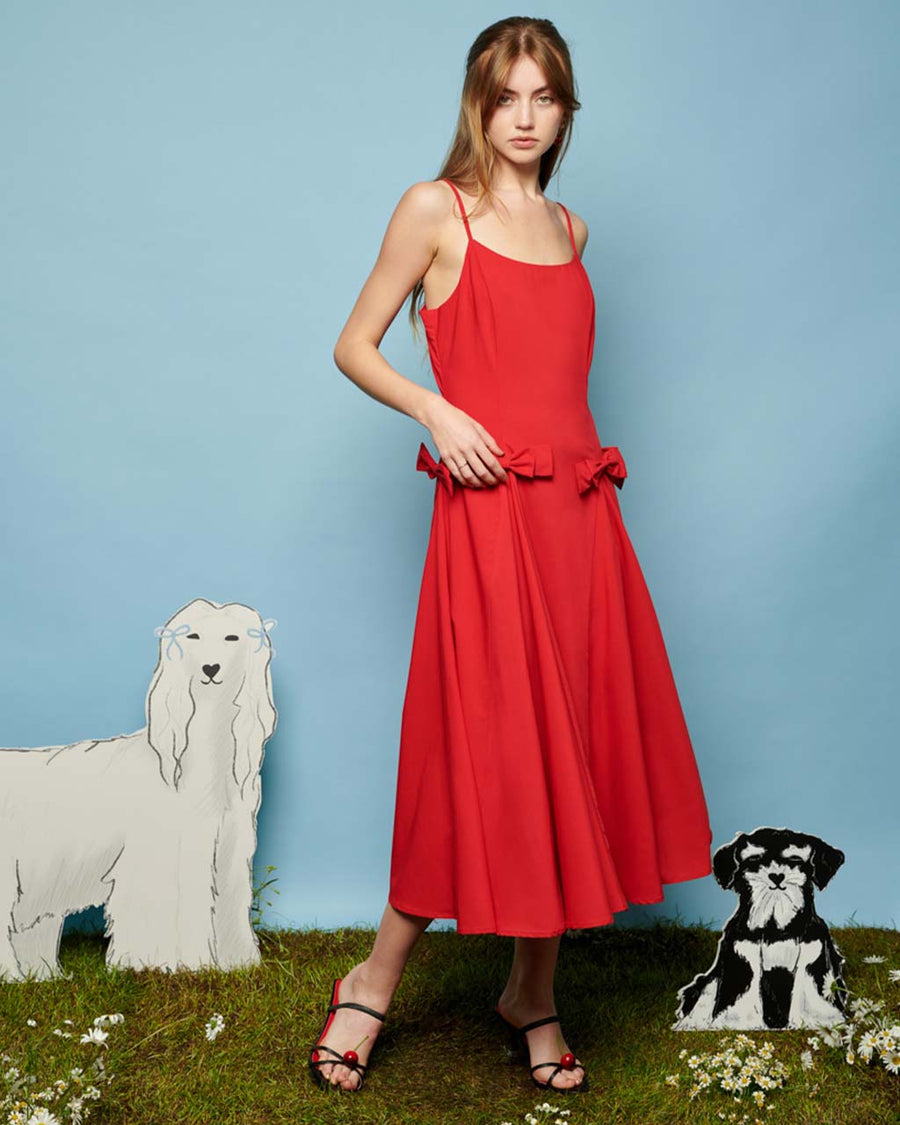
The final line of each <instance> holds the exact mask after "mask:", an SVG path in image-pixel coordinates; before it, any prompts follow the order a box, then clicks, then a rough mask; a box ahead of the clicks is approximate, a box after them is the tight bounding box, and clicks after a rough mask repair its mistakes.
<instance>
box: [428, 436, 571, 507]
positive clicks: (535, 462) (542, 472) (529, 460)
mask: <svg viewBox="0 0 900 1125" xmlns="http://www.w3.org/2000/svg"><path fill="white" fill-rule="evenodd" d="M497 460H498V461H499V462H500V464H501V465H502V466H503V468H504V469H506V471H507V472H510V473H515V474H516V476H520V477H552V476H553V447H552V446H550V445H546V444H542V445H526V446H523V447H522V448H521V449H517V450H514V451H512V452H510V451H507V452H506V453H504V454H502V455H501V456H500V457H498V458H497ZM416 469H418V470H421V471H422V472H425V473H428V475H429V476H430V477H437V478H439V479H440V480H441V482H442V483H443V484H444V485H445V486H446V487H447V489H448V490H449V492H450V494H451V496H452V495H453V487H454V485H455V484H457V483H458V481H457V480H456V478H455V477H454V476H453V473H451V472H450V468H449V466H448V465H445V464H444V462H443V461H435V459H434V458H433V457H432V455H431V452H430V451H429V449H428V446H427V445H426V444H425V443H424V442H422V443H421V445H420V446H419V456H418V459H417V460H416Z"/></svg>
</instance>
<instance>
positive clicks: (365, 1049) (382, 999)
mask: <svg viewBox="0 0 900 1125" xmlns="http://www.w3.org/2000/svg"><path fill="white" fill-rule="evenodd" d="M392 997H393V993H392V992H385V991H384V989H381V990H380V991H379V990H378V989H377V987H376V988H373V987H372V985H371V983H370V982H369V981H368V979H367V977H366V962H365V961H360V962H359V964H357V965H354V966H353V968H352V969H351V970H350V971H349V972H348V973H347V974H346V975H345V976H343V977H341V985H340V1000H341V1003H343V1002H344V1001H345V1000H353V1001H354V1002H355V1003H357V1004H365V1005H366V1006H367V1007H369V1008H374V1009H375V1011H376V1012H385V1013H386V1012H387V1009H388V1005H389V1004H390V1002H391V999H392ZM381 1028H382V1021H381V1020H378V1019H376V1018H375V1017H374V1016H370V1015H367V1014H366V1013H365V1012H361V1011H359V1009H358V1008H338V1009H337V1011H336V1012H335V1013H334V1019H333V1020H332V1021H331V1024H330V1026H329V1028H328V1031H327V1032H326V1033H325V1035H324V1036H323V1037H322V1038H321V1039H320V1040H319V1042H320V1043H324V1044H326V1045H327V1046H328V1047H331V1048H332V1050H335V1051H339V1052H340V1053H341V1054H343V1053H344V1051H346V1050H348V1049H350V1048H353V1050H354V1051H356V1053H357V1055H358V1057H359V1061H360V1062H361V1063H362V1064H363V1066H365V1065H366V1064H367V1063H368V1061H369V1053H370V1052H371V1050H372V1047H373V1045H374V1043H375V1040H376V1039H377V1038H378V1033H379V1031H381ZM320 1057H321V1058H322V1060H323V1061H322V1063H321V1065H320V1066H319V1068H318V1069H319V1071H320V1073H321V1075H322V1077H323V1078H324V1079H325V1080H326V1081H327V1082H330V1083H331V1084H332V1085H333V1086H337V1085H340V1086H342V1087H343V1088H344V1089H345V1090H356V1089H358V1087H359V1085H360V1083H361V1082H362V1077H361V1075H360V1073H359V1071H358V1070H353V1069H351V1068H350V1067H348V1066H345V1065H344V1064H343V1063H339V1062H338V1061H337V1060H336V1059H335V1061H334V1062H333V1063H327V1062H325V1061H324V1060H325V1059H326V1058H330V1057H332V1056H330V1055H329V1053H328V1052H327V1051H323V1052H322V1054H321V1056H320Z"/></svg>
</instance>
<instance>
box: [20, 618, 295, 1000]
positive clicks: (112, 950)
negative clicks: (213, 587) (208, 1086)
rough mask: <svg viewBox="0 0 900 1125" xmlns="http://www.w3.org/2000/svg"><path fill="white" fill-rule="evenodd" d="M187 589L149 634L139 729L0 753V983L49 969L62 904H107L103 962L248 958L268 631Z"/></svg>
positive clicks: (271, 717)
mask: <svg viewBox="0 0 900 1125" xmlns="http://www.w3.org/2000/svg"><path fill="white" fill-rule="evenodd" d="M274 624H275V622H274V620H269V621H263V620H262V619H261V618H260V616H259V614H258V613H257V612H256V611H255V610H253V609H250V608H249V607H248V606H245V605H241V604H240V603H237V602H229V603H228V604H227V605H220V604H218V603H216V602H210V601H207V600H206V599H204V598H198V599H197V600H195V601H192V602H190V603H189V604H188V605H186V606H184V608H183V609H180V610H179V611H178V612H177V613H176V614H175V615H174V616H173V617H172V618H171V619H170V620H169V621H168V622H167V623H166V625H164V626H161V627H160V628H158V629H156V631H155V632H156V635H157V636H158V637H159V638H160V641H159V661H158V663H157V666H156V670H155V672H154V675H153V680H152V682H151V684H150V689H149V691H148V693H147V701H146V714H147V726H146V727H143V728H142V729H141V730H138V731H135V732H134V733H133V734H121V735H118V736H117V737H116V738H106V739H97V740H94V741H90V740H85V741H81V742H75V743H72V744H71V745H68V746H42V747H35V748H14V749H0V909H2V917H3V918H4V919H5V925H2V926H0V979H5V980H9V981H20V980H24V979H27V978H29V977H30V978H31V979H38V980H46V979H49V978H52V977H55V976H60V975H62V974H61V969H60V965H59V960H58V955H59V944H60V939H61V937H62V928H63V923H64V921H65V917H66V915H68V914H73V913H77V912H78V911H80V910H84V909H86V908H87V907H89V906H103V907H104V909H105V912H106V934H107V936H109V938H110V939H111V940H110V942H109V945H108V947H107V950H106V964H107V966H109V967H113V966H115V967H124V968H133V969H141V968H155V969H165V970H170V971H174V970H178V969H200V968H205V967H214V968H219V969H233V968H240V967H244V966H250V965H256V964H259V960H260V956H259V943H258V939H257V937H256V934H255V933H254V931H253V927H252V925H251V921H250V912H251V907H252V899H253V881H252V880H253V854H254V852H255V850H256V817H257V812H258V810H259V806H260V801H261V784H260V777H259V771H260V767H261V766H262V760H263V749H264V746H265V743H266V741H267V739H268V738H269V737H270V736H271V734H272V733H273V731H274V730H275V723H276V717H277V716H276V711H275V707H274V705H273V702H272V683H271V677H270V674H269V664H270V661H271V658H272V655H273V650H272V646H271V642H270V641H269V635H268V629H269V628H271V627H272V626H273V625H274Z"/></svg>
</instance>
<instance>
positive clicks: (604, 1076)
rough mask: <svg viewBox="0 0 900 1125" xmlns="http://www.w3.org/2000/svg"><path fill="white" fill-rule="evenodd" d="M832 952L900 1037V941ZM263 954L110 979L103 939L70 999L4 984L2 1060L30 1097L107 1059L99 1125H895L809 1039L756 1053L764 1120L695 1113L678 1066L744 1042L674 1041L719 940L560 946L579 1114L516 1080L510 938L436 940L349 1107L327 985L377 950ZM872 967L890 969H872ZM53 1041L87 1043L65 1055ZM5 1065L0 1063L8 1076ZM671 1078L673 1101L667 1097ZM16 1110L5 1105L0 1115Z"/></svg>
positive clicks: (864, 1077) (879, 1072)
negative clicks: (509, 1004) (96, 1035)
mask: <svg viewBox="0 0 900 1125" xmlns="http://www.w3.org/2000/svg"><path fill="white" fill-rule="evenodd" d="M832 934H833V936H834V939H835V941H836V943H837V945H838V947H839V949H840V950H841V952H842V953H843V955H844V956H845V957H846V958H847V963H846V965H845V970H844V972H845V978H846V983H847V985H848V987H849V989H850V990H851V992H852V993H853V994H857V995H862V996H867V997H870V998H872V999H878V998H882V999H883V1000H884V1001H885V1009H884V1010H885V1012H886V1013H889V1014H890V1016H891V1022H892V1023H900V982H893V981H890V980H889V979H888V970H889V969H891V968H900V933H898V931H896V930H882V929H872V928H864V927H861V926H853V925H851V926H848V927H846V928H843V929H838V928H833V929H832ZM259 937H260V944H261V951H262V956H263V964H262V965H261V966H260V967H259V968H258V969H256V970H251V971H245V972H237V973H229V974H225V973H218V972H203V973H177V974H167V973H161V972H155V971H152V972H146V971H145V972H140V973H132V972H113V973H110V972H107V970H106V969H105V968H104V964H103V950H104V946H105V940H104V939H103V938H102V937H90V936H85V935H79V934H72V935H70V936H66V937H65V938H64V939H63V943H62V948H61V962H62V965H63V968H64V970H65V972H66V973H67V974H69V975H70V979H61V980H55V981H46V982H28V983H23V984H10V983H4V984H0V1052H6V1053H7V1054H8V1055H10V1056H12V1059H13V1060H15V1062H16V1063H17V1065H19V1066H20V1067H21V1069H22V1070H23V1071H27V1072H28V1073H31V1074H35V1075H37V1079H38V1081H37V1084H36V1085H33V1086H32V1087H31V1090H32V1093H33V1092H34V1091H36V1090H39V1089H41V1088H42V1087H43V1086H46V1085H49V1084H50V1083H51V1082H52V1081H54V1080H56V1079H61V1078H65V1077H66V1076H67V1075H68V1072H69V1069H70V1067H72V1066H78V1065H80V1066H82V1067H85V1068H87V1066H88V1064H89V1063H90V1062H91V1060H92V1059H93V1058H94V1057H96V1056H100V1057H102V1058H103V1059H104V1061H105V1066H106V1071H107V1073H111V1074H113V1075H114V1077H113V1079H112V1082H111V1083H109V1084H108V1085H102V1096H101V1098H100V1099H99V1101H97V1102H96V1103H92V1104H91V1106H90V1108H91V1112H90V1115H89V1116H88V1117H87V1118H86V1120H87V1121H90V1122H97V1123H101V1122H103V1123H116V1125H188V1123H191V1125H193V1123H196V1125H229V1123H234V1125H281V1123H290V1125H307V1123H309V1125H328V1123H331V1122H365V1123H370V1122H371V1123H373V1125H374V1123H376V1122H377V1123H381V1122H384V1123H388V1122H390V1123H391V1125H397V1123H406V1122H409V1123H431V1122H434V1123H435V1125H444V1123H447V1125H449V1123H450V1122H453V1123H455V1125H456V1123H464V1125H501V1123H502V1122H514V1123H515V1125H519V1123H523V1125H524V1122H525V1121H526V1114H527V1113H529V1112H531V1113H535V1117H536V1120H537V1121H539V1122H544V1121H547V1122H553V1121H554V1120H557V1119H558V1115H557V1114H555V1113H547V1112H536V1111H535V1107H536V1106H538V1105H539V1104H541V1103H544V1102H549V1104H550V1105H552V1106H554V1107H556V1108H557V1109H567V1110H568V1111H569V1113H568V1115H567V1116H565V1117H564V1118H562V1120H565V1121H566V1122H567V1123H568V1125H582V1123H588V1122H591V1123H594V1122H596V1123H607V1122H608V1123H613V1122H615V1123H622V1125H654V1123H657V1122H660V1123H661V1122H681V1121H685V1122H687V1121H692V1122H693V1121H696V1122H720V1121H723V1120H725V1121H728V1120H729V1114H731V1113H735V1116H734V1117H732V1118H730V1120H732V1121H737V1122H740V1121H741V1120H742V1118H743V1115H744V1114H745V1113H746V1115H747V1116H746V1119H745V1120H746V1121H747V1122H749V1123H750V1125H753V1122H754V1121H756V1120H757V1119H759V1120H764V1121H766V1122H767V1123H768V1125H800V1123H804V1125H805V1123H807V1122H808V1123H810V1125H896V1123H900V1074H898V1075H894V1074H890V1073H888V1071H887V1070H886V1069H885V1067H884V1066H883V1064H882V1063H881V1062H877V1061H876V1062H873V1063H872V1064H871V1065H867V1064H866V1063H865V1062H863V1061H861V1060H860V1059H859V1058H857V1060H856V1062H855V1064H854V1065H848V1064H847V1063H846V1062H845V1059H844V1051H843V1050H842V1049H840V1048H827V1047H825V1046H822V1047H821V1048H820V1049H819V1050H818V1051H814V1052H813V1056H814V1066H813V1067H812V1069H804V1068H803V1067H801V1065H800V1052H801V1050H803V1049H804V1047H805V1046H806V1040H807V1038H808V1036H809V1034H810V1033H809V1032H807V1031H788V1032H784V1031H780V1032H779V1031H773V1032H762V1031H751V1032H748V1033H747V1035H748V1036H749V1038H751V1039H752V1040H753V1041H754V1043H755V1044H756V1045H757V1046H759V1045H762V1044H763V1043H764V1041H766V1040H769V1041H770V1042H771V1043H772V1044H773V1047H774V1058H775V1059H777V1060H781V1061H782V1062H783V1063H784V1064H785V1065H786V1066H787V1067H788V1077H787V1079H786V1083H785V1085H784V1086H783V1087H782V1088H779V1089H776V1090H773V1091H770V1092H768V1093H766V1095H765V1100H766V1103H771V1104H772V1108H771V1109H767V1108H766V1105H763V1106H762V1107H761V1108H759V1107H757V1106H756V1104H755V1103H754V1102H753V1101H752V1100H751V1099H750V1098H749V1096H748V1094H746V1093H745V1094H744V1095H743V1096H742V1097H741V1100H740V1102H736V1101H735V1100H733V1098H732V1097H731V1096H730V1095H728V1094H727V1093H724V1092H722V1091H720V1090H717V1089H712V1090H711V1091H706V1092H705V1093H703V1094H701V1095H700V1096H699V1097H697V1098H696V1099H694V1100H693V1101H692V1100H691V1099H690V1098H689V1096H688V1087H689V1086H690V1084H691V1081H692V1077H693V1076H692V1073H691V1071H690V1070H689V1069H688V1067H687V1058H684V1059H680V1058H679V1052H680V1051H681V1050H682V1049H684V1048H687V1051H688V1055H694V1054H698V1053H700V1052H703V1051H712V1050H714V1049H716V1048H717V1047H718V1045H719V1043H720V1041H721V1040H722V1038H723V1036H724V1035H728V1036H733V1035H736V1034H737V1033H722V1032H674V1031H671V1030H670V1024H671V1023H672V1022H674V1013H675V1004H676V995H675V993H676V989H677V988H678V987H680V986H681V985H683V984H686V983H687V982H688V981H689V980H690V979H691V978H692V977H693V976H694V974H695V973H697V972H699V971H701V970H704V969H706V968H707V967H708V966H709V965H710V964H711V962H712V960H713V958H714V955H715V949H716V944H717V941H718V937H719V934H718V931H716V930H712V929H706V928H704V927H702V926H701V927H698V926H691V927H688V926H682V925H679V924H678V923H675V922H671V921H668V920H666V921H662V922H659V923H657V924H655V925H653V926H651V927H645V928H631V929H626V928H624V927H618V928H617V927H616V926H615V925H612V926H606V927H600V928H597V929H594V930H585V931H570V932H569V933H568V934H567V935H566V936H565V937H564V938H563V940H562V944H561V947H560V957H559V964H558V968H557V974H556V998H557V1010H558V1012H559V1013H560V1015H561V1018H562V1025H563V1029H564V1031H565V1034H566V1037H567V1039H568V1042H569V1044H570V1046H571V1048H572V1050H573V1051H575V1052H576V1053H577V1055H578V1057H579V1058H580V1059H582V1060H583V1061H584V1063H585V1066H586V1068H587V1072H588V1074H589V1076H590V1083H591V1088H590V1090H588V1091H586V1092H584V1093H582V1094H569V1095H560V1094H553V1093H552V1092H549V1091H548V1092H547V1093H544V1092H543V1091H541V1090H539V1089H538V1088H537V1087H536V1086H533V1085H532V1083H531V1082H530V1080H529V1077H528V1069H527V1067H526V1066H524V1065H522V1064H521V1063H518V1064H513V1063H510V1062H509V1061H508V1060H507V1054H506V1039H505V1037H504V1035H503V1032H502V1029H501V1028H500V1026H499V1021H497V1018H496V1016H495V1015H494V1014H493V1013H492V1012H491V1008H492V1006H493V1004H494V1001H495V1000H496V998H497V997H498V996H499V994H500V992H501V990H502V988H503V984H504V981H505V979H506V973H507V969H508V966H509V961H510V958H511V956H512V946H513V940H512V938H505V937H498V936H496V935H492V934H489V935H459V934H456V933H455V932H453V931H450V930H434V931H426V932H425V934H424V935H423V936H422V937H421V938H420V939H419V942H418V944H417V945H416V947H415V949H414V951H413V954H412V957H411V958H410V961H409V964H408V966H407V970H406V973H405V975H404V978H403V981H402V982H401V985H400V988H399V989H398V991H397V993H396V995H395V997H394V1000H393V1003H392V1004H391V1006H390V1009H389V1011H388V1018H387V1022H386V1024H385V1025H384V1029H383V1031H382V1033H381V1035H380V1036H379V1041H378V1044H377V1046H376V1047H375V1050H374V1052H373V1057H372V1060H371V1061H372V1066H371V1070H370V1071H369V1072H368V1074H367V1076H366V1081H365V1087H364V1089H363V1090H362V1092H361V1093H359V1094H351V1093H341V1092H340V1091H338V1090H337V1089H331V1090H324V1089H319V1088H318V1087H316V1086H314V1085H313V1083H312V1080H311V1078H310V1076H309V1073H308V1071H307V1067H306V1059H307V1051H308V1048H309V1047H310V1046H311V1044H312V1042H313V1039H314V1038H315V1036H316V1034H317V1032H318V1030H319V1028H320V1027H321V1024H322V1021H323V1019H324V1012H325V1007H326V1006H327V1003H328V996H329V992H330V986H331V982H332V980H333V978H334V977H336V976H341V975H343V973H345V972H346V971H347V970H348V969H349V968H350V967H351V965H353V964H354V962H355V961H357V960H360V959H362V958H363V957H365V956H366V955H367V954H368V951H369V948H370V945H371V941H372V938H373V931H371V930H367V929H356V928H348V929H341V930H338V931H335V932H323V931H319V930H305V931H304V930H291V931H271V930H263V931H261V932H260V934H259ZM871 954H881V955H883V956H884V957H886V961H885V962H884V963H881V964H866V963H864V962H863V960H862V958H863V957H865V956H867V955H871ZM110 1013H122V1014H123V1016H124V1021H123V1022H122V1023H120V1024H116V1025H113V1026H111V1027H109V1028H107V1029H106V1030H107V1031H108V1039H107V1040H106V1042H105V1044H104V1045H102V1046H97V1045H94V1044H82V1043H81V1042H80V1041H79V1037H80V1035H81V1034H82V1033H83V1032H84V1031H86V1030H89V1029H90V1028H91V1026H92V1024H93V1021H94V1018H95V1017H96V1016H99V1015H101V1014H110ZM214 1013H219V1014H221V1016H222V1017H223V1018H224V1025H223V1027H222V1030H221V1031H220V1032H219V1034H218V1035H215V1036H214V1037H213V1038H210V1037H209V1036H208V1035H207V1034H206V1033H205V1031H204V1029H205V1027H206V1026H207V1024H208V1021H210V1019H211V1018H212V1017H213V1014H214ZM29 1020H32V1021H34V1024H33V1025H32V1024H30V1023H28V1022H27V1021H29ZM64 1020H71V1021H72V1023H71V1024H65V1023H64V1022H63V1021H64ZM54 1028H60V1029H63V1030H69V1031H71V1032H74V1033H75V1034H74V1038H71V1039H66V1038H62V1037H60V1036H59V1035H54V1034H53V1029H54ZM11 1065H12V1062H11V1061H10V1060H9V1059H6V1060H4V1061H3V1068H4V1070H8V1068H9V1067H10V1066H11ZM676 1072H677V1073H680V1074H681V1076H682V1077H681V1079H680V1081H679V1085H678V1087H675V1086H673V1085H671V1084H667V1083H666V1075H670V1074H674V1073H676ZM8 1082H9V1079H8V1080H7V1085H8ZM816 1086H817V1089H815V1092H814V1093H813V1094H812V1095H811V1094H810V1090H811V1089H814V1088H815V1087H816ZM5 1093H6V1087H5V1086H2V1085H0V1097H2V1095H3V1094H5ZM50 1108H51V1110H52V1106H51V1107H50ZM52 1111H53V1112H57V1111H56V1110H52ZM720 1114H723V1115H724V1116H720ZM9 1120H13V1121H14V1120H15V1118H14V1117H13V1118H10V1117H9V1110H4V1111H3V1113H2V1114H0V1123H2V1125H7V1122H8V1121H9ZM21 1120H22V1121H23V1122H25V1121H28V1120H29V1117H28V1116H27V1115H26V1116H24V1117H22V1118H21ZM35 1120H37V1121H40V1120H41V1118H40V1117H37V1118H35ZM46 1120H50V1118H47V1119H46ZM59 1120H60V1121H61V1122H66V1123H67V1125H68V1122H69V1121H70V1120H71V1118H70V1117H69V1116H68V1115H65V1114H62V1113H60V1117H59Z"/></svg>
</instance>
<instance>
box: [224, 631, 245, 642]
mask: <svg viewBox="0 0 900 1125" xmlns="http://www.w3.org/2000/svg"><path fill="white" fill-rule="evenodd" d="M240 639H241V638H240V637H239V636H238V635H237V633H229V634H228V636H227V637H226V638H225V640H226V641H239V640H240Z"/></svg>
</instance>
